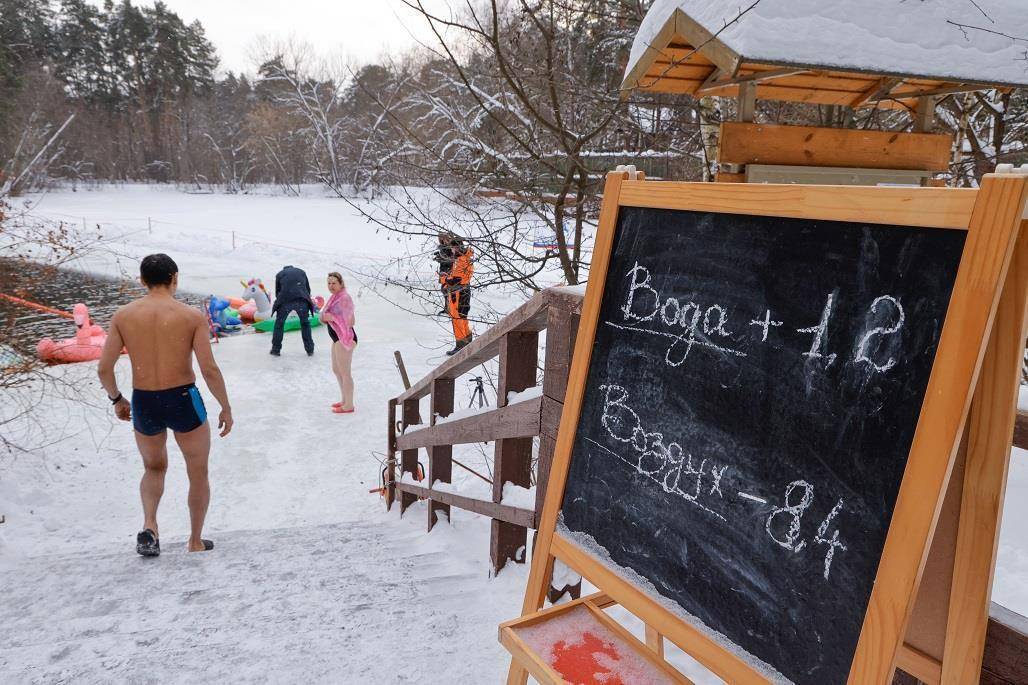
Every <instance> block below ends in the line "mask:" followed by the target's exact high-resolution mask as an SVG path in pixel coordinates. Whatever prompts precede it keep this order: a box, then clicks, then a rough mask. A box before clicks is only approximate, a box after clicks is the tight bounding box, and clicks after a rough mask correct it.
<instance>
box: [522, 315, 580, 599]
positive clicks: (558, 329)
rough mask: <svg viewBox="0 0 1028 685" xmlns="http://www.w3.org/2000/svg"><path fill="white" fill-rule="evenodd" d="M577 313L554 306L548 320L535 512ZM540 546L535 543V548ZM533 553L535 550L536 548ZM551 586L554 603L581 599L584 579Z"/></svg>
mask: <svg viewBox="0 0 1028 685" xmlns="http://www.w3.org/2000/svg"><path fill="white" fill-rule="evenodd" d="M578 319H579V317H578V314H575V313H573V312H571V311H570V310H567V309H561V308H558V307H551V308H550V311H549V312H548V313H547V323H546V357H545V362H544V364H543V406H542V411H543V415H542V417H541V418H542V421H541V423H542V425H541V426H540V432H539V457H538V462H537V464H536V472H535V473H536V475H535V488H536V489H535V493H536V494H535V512H536V515H537V516H539V517H541V516H542V511H543V504H544V503H545V502H546V484H547V483H548V482H549V479H550V465H551V464H552V463H553V451H554V448H555V447H556V445H557V429H558V427H559V426H560V415H561V412H562V411H563V410H564V395H565V394H566V393H567V389H568V373H569V371H570V370H571V355H572V353H573V352H574V349H575V336H576V334H577V333H578ZM535 549H537V548H536V546H535V545H534V544H533V550H535ZM533 556H534V551H533ZM547 583H548V584H549V586H550V589H549V590H548V591H547V598H548V599H549V600H550V602H551V603H554V602H556V601H558V600H559V599H560V598H561V597H563V596H564V595H565V594H567V595H569V596H570V597H571V599H578V598H579V597H580V596H581V594H582V579H581V577H579V579H578V582H577V583H572V584H571V585H561V587H554V586H553V579H552V577H551V578H549V579H547Z"/></svg>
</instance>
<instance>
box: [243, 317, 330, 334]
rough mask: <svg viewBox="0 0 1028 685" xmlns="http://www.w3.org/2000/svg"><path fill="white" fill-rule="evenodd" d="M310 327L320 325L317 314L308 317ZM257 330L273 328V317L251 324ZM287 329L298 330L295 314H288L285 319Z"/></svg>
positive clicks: (267, 331) (262, 330) (298, 323)
mask: <svg viewBox="0 0 1028 685" xmlns="http://www.w3.org/2000/svg"><path fill="white" fill-rule="evenodd" d="M310 322H311V328H314V327H315V326H320V325H321V319H319V318H318V315H317V314H314V315H312V316H311V317H310ZM253 327H254V328H256V329H257V330H258V331H261V332H263V333H270V332H271V331H272V330H273V329H274V328H275V320H274V319H265V320H264V321H258V322H257V323H255V324H254V325H253ZM284 328H285V330H287V331H298V330H300V317H298V316H296V315H295V314H290V315H289V318H288V319H286V325H285V326H284Z"/></svg>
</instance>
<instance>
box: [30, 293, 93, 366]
mask: <svg viewBox="0 0 1028 685" xmlns="http://www.w3.org/2000/svg"><path fill="white" fill-rule="evenodd" d="M72 318H73V320H74V321H75V337H74V338H64V339H63V340H53V339H52V338H43V339H42V340H40V341H39V343H37V344H36V354H38V355H39V358H40V359H41V360H42V361H45V362H47V363H50V364H71V363H73V362H88V361H93V360H94V359H99V358H100V353H101V352H102V351H103V347H104V343H105V342H106V341H107V333H105V332H104V329H103V328H101V327H100V326H97V325H96V324H94V323H93V322H92V320H91V319H90V318H89V309H88V308H87V307H86V305H84V304H82V303H81V302H79V303H78V304H76V305H75V307H74V308H73V309H72Z"/></svg>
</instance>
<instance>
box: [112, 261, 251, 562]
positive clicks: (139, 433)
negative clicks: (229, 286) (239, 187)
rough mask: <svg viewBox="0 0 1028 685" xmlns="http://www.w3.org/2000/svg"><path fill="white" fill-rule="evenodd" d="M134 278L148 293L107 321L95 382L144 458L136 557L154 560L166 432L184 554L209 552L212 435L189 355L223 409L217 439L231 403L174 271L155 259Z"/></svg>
mask: <svg viewBox="0 0 1028 685" xmlns="http://www.w3.org/2000/svg"><path fill="white" fill-rule="evenodd" d="M139 276H140V280H141V281H142V283H143V285H144V286H146V289H147V291H148V292H147V294H146V295H145V296H143V297H141V298H140V299H138V300H136V301H135V302H132V303H130V304H127V305H125V306H124V307H122V308H120V309H119V310H118V311H117V312H116V313H115V314H114V317H113V318H112V319H111V326H110V331H108V334H107V342H106V344H105V345H104V349H103V354H102V355H101V357H100V368H99V375H100V383H101V384H102V385H103V387H104V390H106V391H107V397H108V399H110V400H111V402H112V403H113V404H114V413H115V414H116V415H117V417H118V418H119V419H121V420H122V421H128V420H130V419H131V420H132V425H133V427H134V428H135V435H136V445H137V446H138V447H139V453H140V455H142V457H143V467H144V468H145V471H144V472H143V480H142V481H141V482H140V484H139V494H140V497H141V498H142V500H143V530H142V531H140V532H139V534H138V535H137V536H136V552H138V553H139V554H141V555H143V556H152V557H155V556H158V555H159V554H160V553H161V545H160V541H159V537H158V529H157V505H158V504H160V501H161V495H163V494H164V474H165V472H166V471H167V470H168V449H167V442H168V432H167V431H168V429H169V428H170V429H171V430H172V431H173V432H174V434H175V442H177V443H178V446H179V449H181V450H182V456H183V457H185V461H186V474H187V475H188V476H189V519H190V523H191V531H190V535H189V551H190V552H203V551H207V550H211V549H214V543H213V542H211V541H210V540H204V539H203V538H202V537H201V536H200V534H201V532H202V530H203V521H204V517H205V516H206V515H207V505H208V503H209V502H210V498H211V490H210V485H209V483H208V481H207V457H208V455H209V453H210V450H211V430H210V426H209V425H208V424H207V411H206V409H205V408H204V404H203V399H201V397H200V392H199V391H198V390H197V389H196V385H195V382H196V376H195V375H194V373H193V355H194V354H195V355H196V361H197V364H198V365H199V366H200V373H202V374H203V379H204V381H206V383H207V387H208V388H210V390H211V392H212V393H213V394H214V397H215V398H217V400H218V403H219V404H220V405H221V414H219V415H218V428H219V429H220V430H221V432H220V435H221V437H225V436H226V435H228V433H229V431H231V430H232V409H231V408H230V407H229V404H228V394H227V393H226V391H225V379H224V378H222V375H221V370H220V369H218V364H217V363H216V362H215V361H214V354H213V352H212V351H211V343H210V328H209V327H208V325H207V320H206V318H205V317H204V315H203V314H202V313H201V312H200V311H199V310H197V309H193V308H192V307H189V306H187V305H185V304H182V303H181V302H178V301H177V300H175V298H174V295H175V290H176V289H177V288H178V266H177V265H176V264H175V262H174V261H173V260H172V259H171V257H169V256H168V255H165V254H152V255H149V256H148V257H145V258H144V259H143V261H142V263H141V264H140V265H139ZM122 347H124V348H125V349H127V350H128V355H129V361H130V363H131V365H132V402H131V404H130V403H129V401H128V400H127V399H125V398H124V397H123V396H122V394H121V393H120V392H119V391H118V381H117V379H116V378H115V376H114V364H115V362H117V361H118V357H119V356H120V355H121V350H122Z"/></svg>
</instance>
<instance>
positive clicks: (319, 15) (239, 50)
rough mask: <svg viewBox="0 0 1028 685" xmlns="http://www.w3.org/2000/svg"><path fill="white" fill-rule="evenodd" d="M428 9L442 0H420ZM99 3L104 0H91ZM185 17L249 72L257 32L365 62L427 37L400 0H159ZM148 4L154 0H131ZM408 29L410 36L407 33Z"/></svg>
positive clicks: (234, 66) (225, 58)
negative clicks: (294, 39)
mask: <svg viewBox="0 0 1028 685" xmlns="http://www.w3.org/2000/svg"><path fill="white" fill-rule="evenodd" d="M424 1H425V6H426V7H429V8H430V9H432V10H433V11H436V10H439V9H443V8H445V7H446V5H447V2H446V0H424ZM92 2H94V4H97V5H101V4H102V2H103V0H92ZM164 3H165V4H166V5H167V6H168V7H169V8H170V9H171V10H172V11H173V12H175V13H176V14H178V15H179V16H180V17H182V19H183V20H185V21H186V23H190V22H192V21H193V20H194V19H199V20H200V23H201V24H203V26H204V28H205V29H206V31H207V38H208V39H210V41H211V42H212V43H214V45H215V47H217V49H218V56H219V57H220V58H221V69H222V70H223V71H227V70H232V71H236V72H238V71H245V72H253V71H255V70H256V67H255V65H254V64H253V63H252V61H251V59H250V52H251V50H252V46H253V43H254V39H255V38H257V37H258V36H267V37H270V38H286V37H289V36H291V35H292V36H296V37H298V38H301V39H303V40H306V41H307V42H309V43H311V44H312V45H313V46H314V47H315V49H316V50H317V51H318V52H319V53H321V54H323V55H326V56H343V57H350V58H354V59H355V60H356V61H357V62H370V61H373V60H374V59H376V58H377V57H379V56H380V55H382V54H384V53H389V52H393V51H402V50H404V49H406V48H408V47H410V46H411V45H413V44H414V42H415V39H416V38H417V39H421V40H428V39H430V36H431V34H430V33H429V32H428V29H427V27H426V26H425V25H424V24H425V22H424V21H423V20H421V19H420V18H419V17H418V16H417V15H416V14H415V13H414V12H412V11H411V10H410V9H408V8H406V7H404V6H403V4H402V3H401V2H400V0H334V1H333V0H164ZM132 4H134V5H153V0H133V3H132ZM412 34H413V36H414V37H412Z"/></svg>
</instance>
